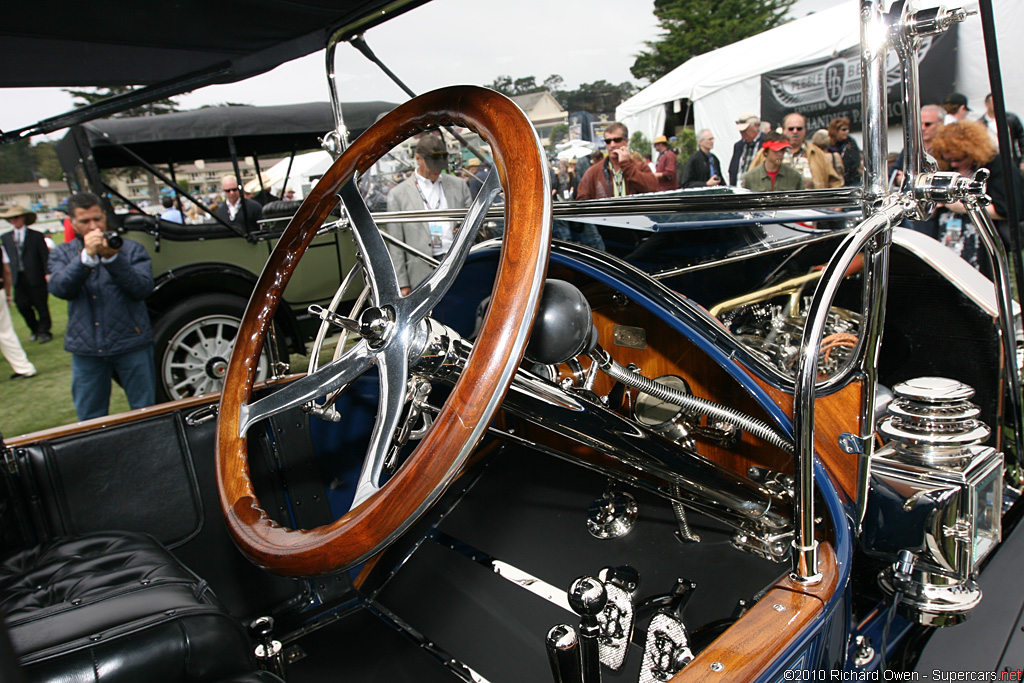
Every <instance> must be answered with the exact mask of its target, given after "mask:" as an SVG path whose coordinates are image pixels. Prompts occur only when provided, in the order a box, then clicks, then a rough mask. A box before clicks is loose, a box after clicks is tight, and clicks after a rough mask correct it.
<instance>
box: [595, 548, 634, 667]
mask: <svg viewBox="0 0 1024 683" xmlns="http://www.w3.org/2000/svg"><path fill="white" fill-rule="evenodd" d="M598 578H599V579H600V580H601V582H602V583H603V584H604V589H605V592H606V593H607V595H608V603H607V604H606V605H605V607H604V609H603V610H602V611H601V613H600V614H598V615H597V623H598V625H599V626H600V628H601V634H600V636H599V638H598V653H599V655H600V658H601V663H602V664H604V665H605V666H606V667H608V668H609V669H611V670H612V671H618V670H619V669H621V668H622V665H623V664H624V663H625V662H626V656H627V655H628V654H629V642H630V640H631V639H632V637H633V623H634V621H635V618H636V610H635V608H634V606H633V594H634V592H635V591H636V589H637V584H638V583H639V577H638V576H637V574H636V571H634V570H633V569H632V568H630V567H618V568H613V567H605V568H604V569H602V570H601V572H600V574H598Z"/></svg>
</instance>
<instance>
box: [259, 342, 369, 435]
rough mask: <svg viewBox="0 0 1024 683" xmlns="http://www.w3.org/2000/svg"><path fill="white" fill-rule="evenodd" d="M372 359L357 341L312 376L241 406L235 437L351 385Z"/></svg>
mask: <svg viewBox="0 0 1024 683" xmlns="http://www.w3.org/2000/svg"><path fill="white" fill-rule="evenodd" d="M374 356H375V354H374V353H373V351H372V350H371V349H370V347H369V345H368V344H367V343H366V341H365V340H363V341H360V342H359V343H358V344H356V345H355V346H353V347H352V348H351V349H349V350H348V351H347V352H345V353H344V354H342V355H341V357H339V358H338V359H337V360H333V361H331V362H330V363H327V364H326V365H324V366H323V367H322V368H320V369H319V370H317V371H316V372H314V373H313V374H311V375H306V376H305V377H302V378H300V379H297V380H295V381H294V382H290V383H288V384H287V385H285V386H284V387H282V388H281V389H279V390H278V391H275V392H273V393H272V394H270V395H269V396H266V397H265V398H261V399H259V400H258V401H253V402H252V403H248V404H244V405H242V407H241V408H240V410H239V436H245V434H246V432H247V431H248V430H249V427H250V426H252V425H253V424H254V423H256V422H259V421H260V420H264V419H266V418H268V417H271V416H272V415H277V414H278V413H282V412H284V411H286V410H288V409H289V408H294V407H296V406H301V405H305V404H306V403H309V402H310V401H313V400H315V399H317V398H320V397H321V396H324V395H326V394H329V393H330V392H332V391H335V390H337V389H340V388H341V387H344V386H347V385H348V384H351V383H352V382H353V381H355V380H356V379H357V378H359V377H360V376H361V375H362V374H363V373H364V372H366V371H367V370H369V369H370V367H371V366H372V365H373V359H374Z"/></svg>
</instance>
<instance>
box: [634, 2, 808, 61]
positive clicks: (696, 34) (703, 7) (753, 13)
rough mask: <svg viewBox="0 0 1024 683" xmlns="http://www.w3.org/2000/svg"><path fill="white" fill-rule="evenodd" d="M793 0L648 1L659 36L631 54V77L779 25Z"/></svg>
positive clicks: (783, 20) (685, 59)
mask: <svg viewBox="0 0 1024 683" xmlns="http://www.w3.org/2000/svg"><path fill="white" fill-rule="evenodd" d="M793 2H794V0H718V2H707V0H654V16H655V17H657V19H658V27H659V28H660V29H661V30H662V34H661V37H660V38H659V39H658V40H656V41H650V40H648V41H645V44H646V45H647V48H648V49H647V50H645V51H643V52H641V53H640V54H639V55H637V57H636V61H635V62H633V66H632V67H630V69H629V70H630V72H631V73H632V74H633V76H634V77H636V78H646V79H647V80H649V81H656V80H657V79H659V78H661V77H662V76H664V75H665V74H667V73H668V72H669V71H671V70H672V69H674V68H676V67H677V66H679V65H680V64H682V63H683V62H685V61H687V60H689V59H690V58H691V57H695V56H697V55H701V54H704V53H705V52H710V51H711V50H714V49H716V48H720V47H724V46H726V45H729V44H731V43H735V42H736V41H738V40H743V39H744V38H749V37H750V36H753V35H756V34H758V33H761V32H762V31H767V30H768V29H770V28H775V27H776V26H779V25H780V24H783V23H784V22H785V16H786V13H787V12H788V11H789V8H790V6H791V5H792V4H793ZM780 49H782V48H781V46H780Z"/></svg>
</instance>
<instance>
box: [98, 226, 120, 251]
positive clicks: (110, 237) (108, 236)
mask: <svg viewBox="0 0 1024 683" xmlns="http://www.w3.org/2000/svg"><path fill="white" fill-rule="evenodd" d="M103 239H105V240H106V241H107V246H108V247H110V248H111V249H120V248H121V247H122V245H124V238H123V237H121V236H120V235H118V234H117V230H107V231H106V232H105V233H103Z"/></svg>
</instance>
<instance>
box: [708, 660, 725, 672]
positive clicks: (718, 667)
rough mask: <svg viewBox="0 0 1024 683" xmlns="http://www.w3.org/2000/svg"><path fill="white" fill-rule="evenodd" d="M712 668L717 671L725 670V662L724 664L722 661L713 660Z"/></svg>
mask: <svg viewBox="0 0 1024 683" xmlns="http://www.w3.org/2000/svg"><path fill="white" fill-rule="evenodd" d="M711 670H712V671H715V672H718V671H725V664H722V663H721V662H711Z"/></svg>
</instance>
